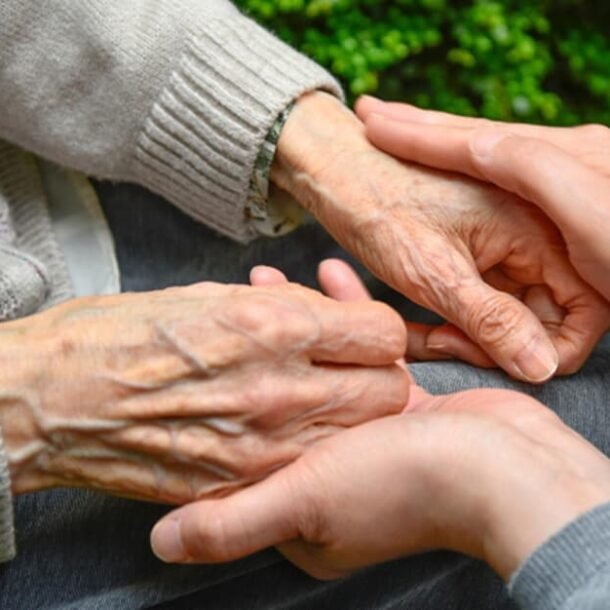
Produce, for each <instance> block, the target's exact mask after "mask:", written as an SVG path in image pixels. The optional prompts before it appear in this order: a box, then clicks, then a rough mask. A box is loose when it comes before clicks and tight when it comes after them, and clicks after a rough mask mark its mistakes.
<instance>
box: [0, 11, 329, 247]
mask: <svg viewBox="0 0 610 610" xmlns="http://www.w3.org/2000/svg"><path fill="white" fill-rule="evenodd" d="M0 66H1V67H0V107H2V108H3V112H2V113H1V114H0V138H4V139H6V140H9V141H11V142H13V143H14V144H18V145H20V146H22V147H24V148H27V149H28V150H31V151H33V152H35V153H37V154H39V155H41V156H44V157H47V158H50V159H52V160H54V161H56V162H58V163H60V164H63V165H66V166H69V167H73V168H75V169H79V170H81V171H84V172H85V173H88V174H92V175H95V176H98V177H103V178H110V179H114V180H124V181H132V182H137V183H139V184H142V185H144V186H146V187H148V188H150V189H151V190H153V191H155V192H157V193H159V194H161V195H163V196H165V197H166V198H167V199H168V200H170V201H171V202H173V203H174V204H175V205H177V206H179V207H180V208H182V209H183V210H184V211H186V212H187V213H189V214H191V215H192V216H194V217H196V218H197V219H199V220H201V221H203V222H205V223H206V224H208V225H209V226H211V227H213V228H215V229H217V230H218V231H220V232H222V233H224V234H226V235H228V236H230V237H232V238H234V239H236V240H239V241H244V242H246V241H249V240H250V239H252V238H253V237H255V236H256V235H257V234H258V231H257V228H256V226H255V223H254V222H253V221H252V217H251V215H250V214H249V213H248V205H247V196H248V190H249V184H250V180H251V177H252V175H253V170H254V168H255V162H256V160H257V158H258V156H259V153H260V150H261V147H262V146H263V144H264V142H265V138H266V136H267V134H268V133H269V132H270V130H271V128H272V126H273V124H274V122H275V121H276V120H277V117H278V116H280V114H281V113H282V112H283V111H284V110H285V109H286V108H287V107H288V106H289V105H290V103H291V102H292V101H293V100H295V99H296V98H298V97H299V96H300V95H302V94H303V93H305V92H308V91H311V90H315V89H323V90H326V91H329V92H331V93H334V94H336V95H338V96H341V90H340V87H339V85H338V84H337V83H336V81H335V80H334V79H333V78H332V77H331V76H330V75H329V74H328V73H327V72H325V71H324V70H323V69H322V68H320V67H319V66H318V65H316V64H315V63H313V62H312V61H310V60H309V59H307V58H305V57H304V56H302V55H300V54H299V53H297V52H296V51H294V50H293V49H292V48H290V47H288V46H287V45H285V44H284V43H282V42H280V41H279V40H278V39H277V38H275V37H274V36H273V35H272V34H271V33H269V32H268V31H266V30H265V29H263V28H262V27H260V26H259V25H257V24H255V23H254V22H253V21H251V20H250V19H248V18H246V17H245V16H244V15H242V14H241V13H240V12H239V11H238V10H237V9H236V8H235V7H234V6H233V5H232V4H231V3H230V2H228V1H227V0H206V1H205V2H201V1H200V0H138V1H134V2H124V1H123V0H82V1H80V2H72V1H71V0H53V1H51V2H44V3H40V2H36V1H35V0H3V2H2V3H0Z"/></svg>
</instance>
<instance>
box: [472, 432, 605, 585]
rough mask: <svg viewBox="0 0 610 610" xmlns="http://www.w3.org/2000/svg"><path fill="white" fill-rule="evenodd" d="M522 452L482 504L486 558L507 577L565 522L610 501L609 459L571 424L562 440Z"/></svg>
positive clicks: (491, 487) (497, 570) (562, 526)
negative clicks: (517, 465) (577, 434)
mask: <svg viewBox="0 0 610 610" xmlns="http://www.w3.org/2000/svg"><path fill="white" fill-rule="evenodd" d="M560 440H561V439H560ZM520 457H521V458H525V459H522V460H521V462H522V464H520V466H519V467H514V466H515V463H514V462H512V464H511V465H512V466H513V467H511V468H510V471H509V472H506V473H504V474H503V475H500V474H497V475H496V476H495V477H494V479H495V483H489V484H488V486H487V489H490V490H493V491H492V492H491V493H489V494H487V495H486V498H485V504H486V506H485V508H484V509H483V510H484V512H485V515H486V519H485V521H486V523H487V528H486V529H485V531H484V540H483V558H484V559H485V560H486V561H487V563H489V564H490V565H491V567H492V568H493V569H494V570H495V571H496V572H497V573H498V574H499V575H500V576H501V577H502V578H503V579H504V580H505V581H508V579H509V578H510V576H511V575H512V574H513V573H514V571H515V570H516V569H517V568H518V567H519V566H520V565H521V564H522V563H523V562H524V561H525V560H526V559H527V557H529V556H530V555H531V554H532V553H533V552H534V551H535V550H536V549H537V548H538V547H540V546H541V545H543V544H544V543H545V542H546V541H547V540H548V539H549V538H551V537H552V536H553V535H555V534H556V533H557V532H559V531H560V530H561V529H563V528H564V527H565V526H566V525H568V524H569V523H570V522H572V521H574V520H575V519H577V518H578V517H579V516H581V515H582V514H584V513H586V512H588V511H590V510H591V509H593V508H595V507H596V506H599V505H601V504H604V503H605V502H608V501H610V461H609V460H608V459H607V458H606V457H605V456H604V455H602V454H601V453H599V452H598V451H597V450H596V449H595V448H594V447H593V446H591V445H589V443H587V442H586V441H585V440H584V439H582V438H580V437H577V436H576V435H575V434H574V433H573V432H572V431H571V430H569V429H567V428H566V430H565V436H564V439H563V442H560V443H558V444H553V446H551V447H549V446H548V445H546V444H541V445H540V446H537V447H535V446H532V447H530V448H529V449H528V451H527V455H526V452H522V455H521V456H520Z"/></svg>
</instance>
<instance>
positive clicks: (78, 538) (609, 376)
mask: <svg viewBox="0 0 610 610" xmlns="http://www.w3.org/2000/svg"><path fill="white" fill-rule="evenodd" d="M97 189H98V192H99V194H100V198H101V200H102V203H103V205H104V208H105V211H106V214H107V217H108V219H109V222H110V225H111V227H112V229H113V232H114V235H115V239H116V244H117V254H118V257H119V264H120V267H121V273H122V281H123V289H124V290H130V291H138V290H152V289H156V288H161V287H164V286H169V285H177V284H189V283H192V282H194V281H199V280H204V279H205V280H215V281H222V282H246V281H247V277H248V271H249V269H250V268H251V267H252V266H253V265H255V264H261V263H264V264H272V265H275V266H278V267H280V268H281V269H283V270H284V271H285V272H286V273H287V275H288V276H289V277H290V278H291V279H292V280H294V281H298V282H301V283H303V284H308V285H312V286H315V269H316V266H317V263H318V262H319V261H320V260H322V259H324V258H327V257H329V256H334V257H340V258H344V259H346V260H351V259H350V258H349V256H348V255H347V254H346V253H345V252H344V251H342V250H341V249H340V248H339V246H337V245H336V244H335V243H334V242H333V240H332V239H331V238H330V237H329V236H328V235H327V234H326V233H325V232H324V231H323V230H322V229H321V228H320V227H318V226H317V225H315V224H313V223H312V224H309V225H306V226H304V227H302V228H301V229H300V230H298V231H297V232H295V233H294V234H292V235H290V236H287V237H285V238H281V239H278V240H260V241H258V242H256V243H254V244H252V245H250V246H247V247H243V246H239V245H237V244H233V243H232V242H230V241H229V240H227V239H224V238H222V237H219V236H217V235H215V234H213V233H212V232H211V231H209V230H208V229H206V228H205V227H202V226H200V225H198V224H196V223H195V222H193V221H192V220H191V219H189V218H187V217H186V216H184V215H183V214H181V213H180V212H179V211H177V210H175V209H173V208H172V207H171V206H169V205H168V204H167V203H165V202H164V201H162V200H160V199H159V198H157V197H154V196H153V195H151V194H150V193H147V192H145V191H143V190H142V189H139V188H136V187H132V186H126V185H120V186H111V185H109V184H98V185H97ZM351 262H353V261H351ZM357 267H358V269H359V270H361V271H362V268H361V267H359V266H357ZM365 280H366V282H367V284H368V286H369V288H370V289H371V291H372V293H373V294H374V296H375V297H377V298H380V299H383V300H385V301H387V302H389V303H391V304H392V305H393V306H395V307H396V308H397V309H399V310H400V311H401V312H402V313H403V314H404V315H405V316H408V317H410V318H411V319H413V320H422V321H423V320H429V319H430V318H431V316H430V314H429V313H428V312H424V311H422V310H420V309H417V308H415V307H413V305H412V304H409V303H408V302H406V301H405V299H403V298H402V297H401V296H400V295H397V294H396V293H394V292H392V291H391V290H389V289H388V288H387V287H384V286H383V285H381V284H380V283H379V282H377V281H376V280H374V278H372V277H371V276H370V275H368V274H365ZM412 371H413V373H414V374H415V377H416V378H417V380H418V382H419V383H420V384H421V385H422V386H424V387H426V388H427V389H428V390H429V391H431V392H434V393H446V392H453V391H456V390H461V389H466V388H472V387H507V388H516V389H519V390H522V391H525V392H528V393H530V394H532V395H534V396H536V397H537V398H538V399H539V400H541V401H542V402H544V403H546V404H548V405H549V406H551V407H552V408H553V409H554V410H555V411H556V412H557V413H559V415H560V416H561V417H562V418H563V419H564V420H565V421H566V422H568V423H569V425H571V426H572V427H573V428H575V429H576V430H577V431H578V432H580V433H581V434H583V435H584V436H585V437H587V438H588V439H589V440H591V441H592V442H593V443H594V444H595V445H597V446H598V447H599V448H600V449H601V450H602V451H604V452H606V453H607V454H608V455H610V398H609V397H610V373H609V371H610V347H609V346H608V345H607V344H606V345H602V346H600V347H599V348H598V350H597V351H596V352H595V354H594V355H593V357H592V358H591V359H590V361H589V362H588V364H587V365H586V366H585V368H584V369H583V370H582V371H581V372H579V373H578V375H575V376H573V377H570V378H562V379H557V380H554V381H552V382H551V383H549V384H547V385H545V386H544V387H531V386H525V385H521V384H518V383H516V382H513V381H511V380H510V379H508V378H507V377H506V376H505V375H504V374H503V373H501V372H498V371H483V370H477V369H474V368H473V367H470V366H468V365H465V364H459V363H451V362H447V363H426V364H415V365H413V366H412ZM439 501H442V498H441V499H439ZM15 509H16V525H17V540H18V545H19V555H18V557H17V559H16V560H15V561H13V562H11V563H10V564H7V565H5V566H3V567H0V608H4V609H6V610H12V609H19V610H34V609H36V608H62V609H66V608H71V609H74V610H90V609H91V610H92V609H98V608H104V609H106V608H108V609H113V610H121V609H128V608H129V609H132V608H150V607H155V608H158V609H169V608H172V609H189V610H191V609H197V608H206V609H207V608H211V609H216V608H218V609H221V610H233V609H235V610H262V609H274V610H275V609H277V610H279V609H283V610H284V609H303V610H306V609H310V608H322V609H324V608H328V609H333V610H341V609H344V608H345V609H349V610H358V609H362V610H365V609H367V610H368V609H384V610H386V609H395V608H413V609H416V610H427V609H430V610H432V609H434V610H458V609H460V610H472V609H475V610H476V609H479V608H480V609H508V608H514V607H515V606H514V605H513V603H512V601H511V600H510V599H509V598H508V596H507V594H506V591H505V588H504V586H503V584H502V582H501V581H500V580H499V579H498V578H497V577H496V576H495V574H494V573H493V572H492V571H491V570H490V569H489V568H487V567H486V566H485V565H483V564H482V563H480V562H478V561H475V560H473V559H470V558H468V557H464V556H462V555H459V554H455V553H447V552H434V553H427V554H425V555H421V556H418V557H411V558H407V559H401V560H397V561H393V562H389V563H386V564H383V565H380V566H375V567H372V568H369V569H365V570H362V571H361V572H359V573H357V574H355V575H353V576H351V577H350V578H346V579H343V580H340V581H335V582H326V583H323V582H317V581H315V580H313V579H311V578H309V577H308V576H306V575H305V574H303V573H301V572H300V571H299V570H297V569H296V568H294V567H293V566H292V565H290V564H289V563H288V562H286V561H285V560H284V559H283V558H282V557H281V556H280V555H279V554H278V553H276V552H275V551H273V550H268V551H265V552H262V553H258V554H256V555H253V556H251V557H248V558H246V559H244V560H242V561H237V562H233V563H230V564H226V565H219V566H171V565H165V564H163V563H162V562H160V561H158V560H157V559H156V558H155V557H154V556H153V555H152V553H151V551H150V548H149V544H148V536H149V532H150V529H151V528H152V526H153V525H154V523H155V521H156V520H157V519H158V518H159V517H160V516H161V515H163V514H164V513H165V512H167V510H168V508H167V507H164V506H159V505H154V504H148V503H144V502H135V501H130V500H125V499H121V498H115V497H111V496H106V495H103V494H99V493H94V492H87V491H80V490H53V491H47V492H40V493H35V494H29V495H26V496H21V497H19V498H18V499H17V501H16V506H15ZM405 527H408V524H405Z"/></svg>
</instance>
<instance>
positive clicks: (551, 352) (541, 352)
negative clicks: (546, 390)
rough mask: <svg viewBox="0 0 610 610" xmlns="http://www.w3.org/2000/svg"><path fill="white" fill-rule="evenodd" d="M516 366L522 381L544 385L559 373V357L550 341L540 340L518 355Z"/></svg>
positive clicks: (515, 361) (533, 342) (536, 340)
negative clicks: (556, 372)
mask: <svg viewBox="0 0 610 610" xmlns="http://www.w3.org/2000/svg"><path fill="white" fill-rule="evenodd" d="M514 365H515V368H516V369H517V372H518V374H519V376H520V377H521V378H522V379H525V380H527V381H529V382H531V383H542V382H543V381H547V379H550V378H551V377H552V376H553V375H554V374H555V371H557V367H558V366H559V356H558V355H557V351H556V350H555V348H554V347H553V344H552V343H551V342H550V341H549V340H548V339H546V338H538V339H535V340H534V341H532V342H531V343H530V344H529V345H528V346H527V347H525V348H524V349H523V350H521V352H519V354H517V357H516V358H515V360H514Z"/></svg>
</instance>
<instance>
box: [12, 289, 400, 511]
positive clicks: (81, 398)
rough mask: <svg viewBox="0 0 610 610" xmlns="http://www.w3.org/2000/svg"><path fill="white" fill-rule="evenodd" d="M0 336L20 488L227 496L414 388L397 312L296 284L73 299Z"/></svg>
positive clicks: (173, 497)
mask: <svg viewBox="0 0 610 610" xmlns="http://www.w3.org/2000/svg"><path fill="white" fill-rule="evenodd" d="M0 345H1V349H0V359H1V360H0V388H2V392H1V393H0V425H1V426H2V430H3V436H4V441H5V446H6V449H7V453H8V457H9V463H10V468H11V477H12V484H13V491H14V493H23V492H26V491H32V490H35V489H41V488H45V487H51V486H84V487H92V488H99V489H102V490H106V491H110V492H113V493H117V494H122V495H127V496H132V497H137V498H143V499H150V500H157V501H164V502H171V503H182V502H186V501H190V500H193V499H195V498H201V497H204V496H215V495H222V494H226V493H229V492H230V491H232V490H235V489H237V488H240V487H242V486H244V485H247V484H249V483H251V482H253V481H256V480H259V479H261V478H263V477H265V476H267V475H268V474H270V473H271V472H272V471H274V470H276V469H277V468H279V467H281V466H283V465H285V464H287V463H288V462H290V461H292V460H294V459H295V458H297V457H298V456H299V455H300V454H301V453H302V451H303V450H304V449H305V448H306V447H308V446H310V445H312V444H313V443H315V442H317V441H319V440H320V439H321V438H324V437H326V436H328V435H330V434H333V433H335V432H337V431H338V430H341V429H344V428H346V427H349V426H353V425H355V424H358V423H362V422H363V421H366V420H368V419H372V418H375V417H379V416H383V415H387V414H389V413H395V412H397V411H399V410H400V409H401V407H402V404H401V403H402V402H403V401H404V400H405V399H406V397H407V395H408V379H407V377H406V375H405V373H404V371H403V370H401V369H400V368H399V367H398V366H396V365H395V364H393V362H394V360H395V359H396V358H397V357H400V355H401V354H402V353H403V352H404V349H405V331H404V324H403V323H402V320H401V319H400V317H399V316H398V315H397V314H396V313H395V312H393V311H392V310H391V309H390V308H389V307H387V306H385V305H382V304H378V303H360V304H353V305H352V306H349V307H346V306H345V305H340V304H338V303H336V302H335V301H333V300H331V299H328V298H326V297H324V296H322V295H320V294H319V293H317V292H315V291H313V290H309V289H306V288H303V287H301V286H297V285H292V284H286V285H283V286H277V287H260V288H255V287H250V286H225V285H219V284H210V283H207V284H198V285H194V286H191V287H186V288H173V289H168V290H164V291H159V292H153V293H148V294H124V295H117V296H112V297H99V298H88V299H81V300H75V301H72V302H70V303H67V304H64V305H61V306H59V307H56V308H54V309H51V310H49V311H47V312H44V313H42V314H39V315H36V316H33V317H31V318H27V319H23V320H19V321H16V322H11V323H7V324H3V325H2V326H1V327H0Z"/></svg>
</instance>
